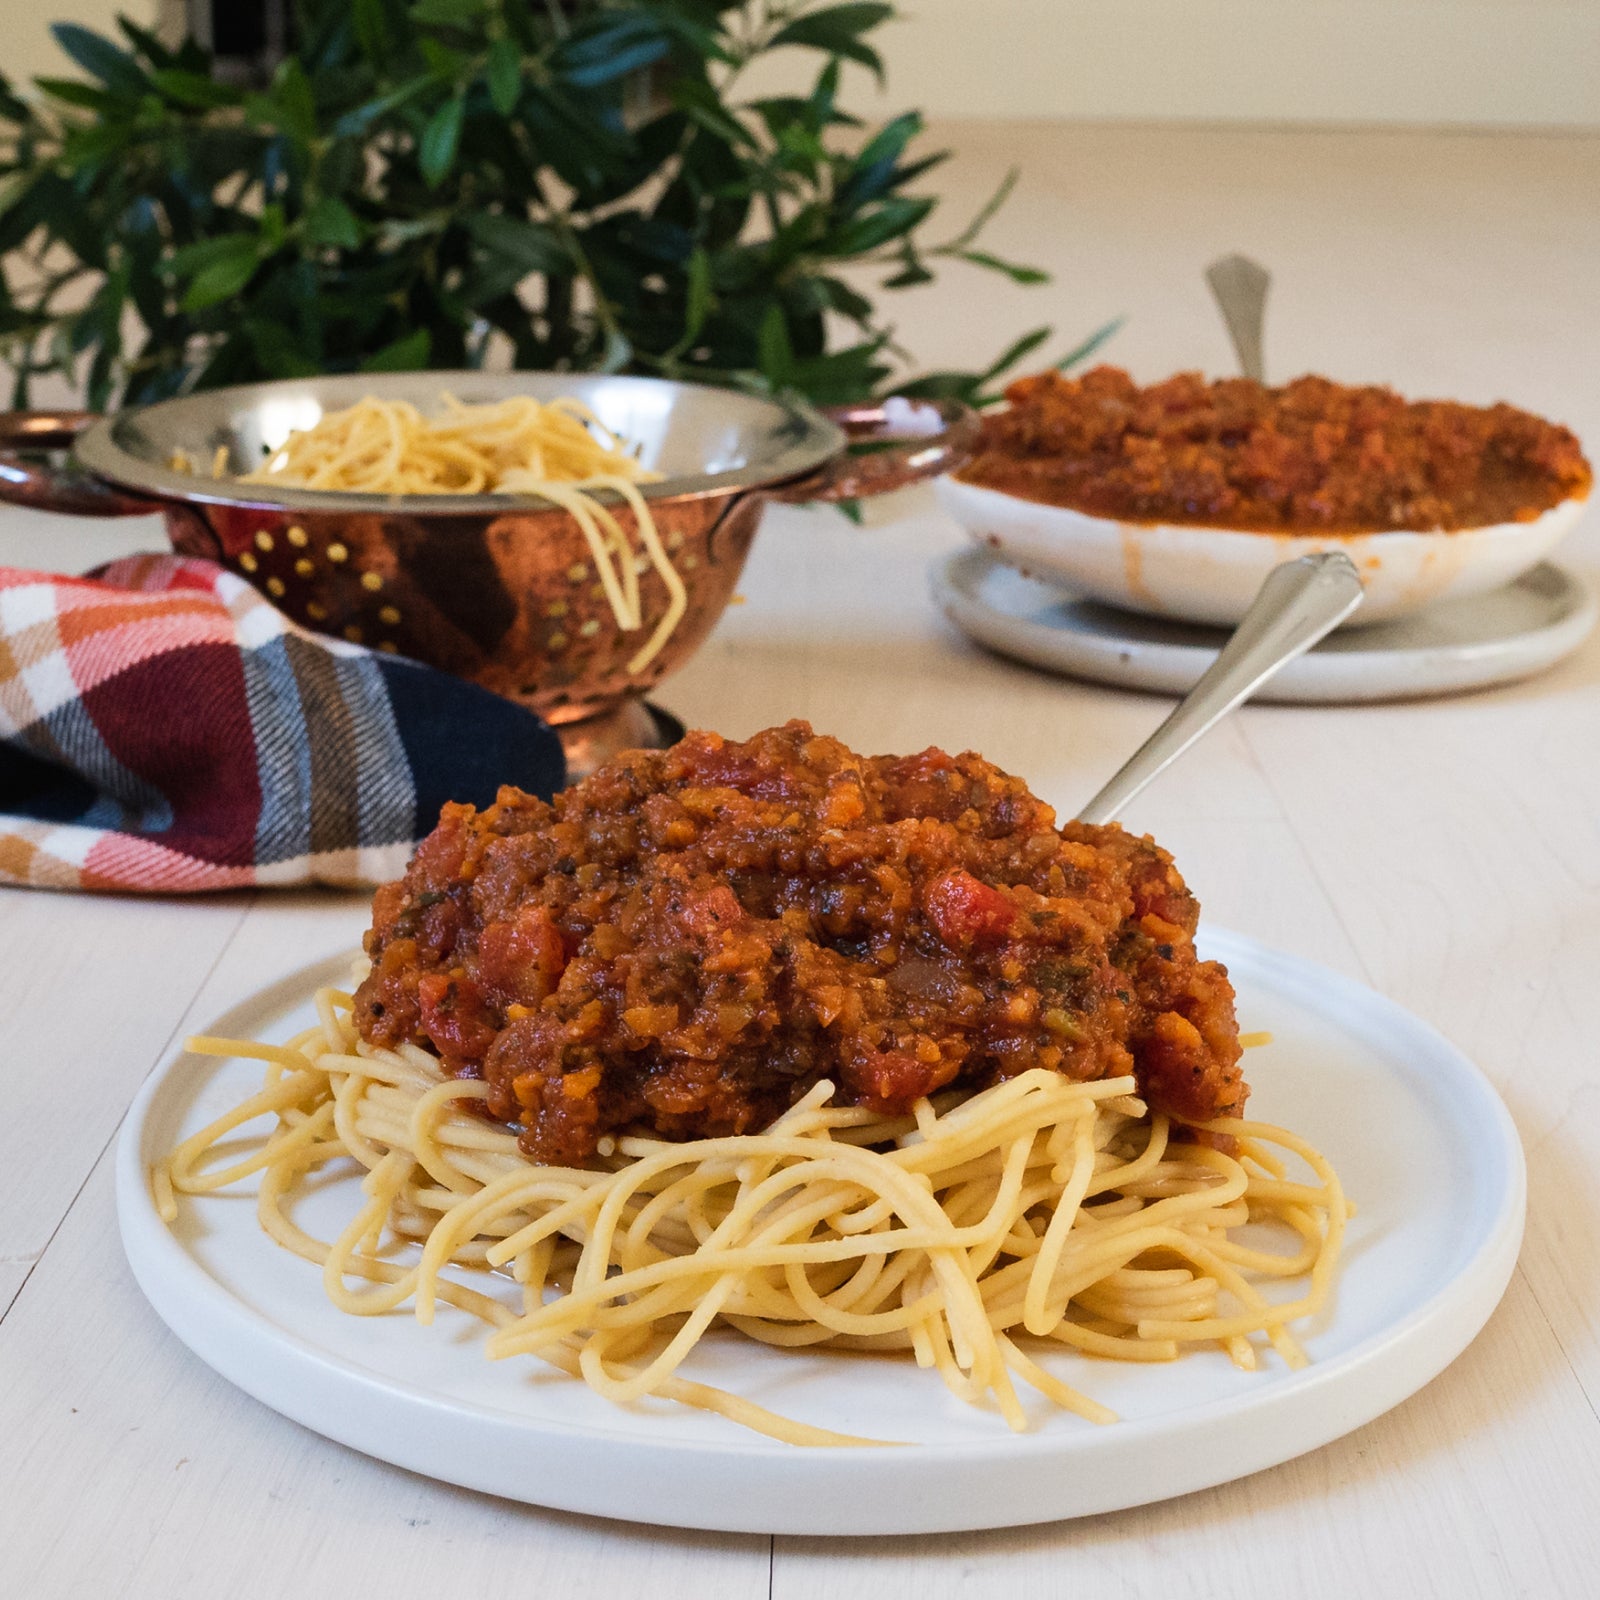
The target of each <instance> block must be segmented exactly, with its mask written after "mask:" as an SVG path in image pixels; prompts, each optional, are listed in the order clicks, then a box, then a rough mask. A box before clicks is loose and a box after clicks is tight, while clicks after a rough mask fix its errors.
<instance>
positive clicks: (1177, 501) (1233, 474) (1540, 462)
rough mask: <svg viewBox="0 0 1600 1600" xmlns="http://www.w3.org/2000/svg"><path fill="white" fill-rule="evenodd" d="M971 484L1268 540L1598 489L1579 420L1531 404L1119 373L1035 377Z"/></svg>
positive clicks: (989, 439) (1501, 519) (1537, 510)
mask: <svg viewBox="0 0 1600 1600" xmlns="http://www.w3.org/2000/svg"><path fill="white" fill-rule="evenodd" d="M1006 399H1007V401H1008V402H1009V404H1008V406H1007V408H1006V409H1005V410H1002V411H996V412H992V413H990V414H989V415H987V416H985V417H984V419H983V431H982V436H981V439H980V443H979V446H978V452H977V455H976V457H975V458H974V459H973V461H972V462H971V463H969V465H968V466H967V467H965V468H964V469H963V470H962V472H961V473H960V474H959V476H960V477H961V478H962V479H963V481H965V482H968V483H972V484H977V485H979V486H981V487H984V488H989V489H996V490H999V491H1000V492H1001V493H1004V494H1012V495H1017V496H1020V497H1021V498H1023V499H1027V500H1037V501H1042V502H1044V503H1045V504H1048V505H1059V506H1067V507H1070V508H1072V509H1074V510H1077V511H1083V512H1087V513H1088V514H1090V515H1092V516H1099V517H1112V518H1116V519H1118V520H1120V521H1126V522H1167V523H1179V524H1184V523H1188V524H1196V525H1202V526H1209V527H1219V528H1233V529H1239V530H1243V531H1249V532H1261V533H1288V534H1295V533H1304V534H1313V533H1371V532H1383V531H1386V530H1400V529H1411V530H1416V531H1421V532H1430V531H1441V532H1454V531H1457V530H1460V529H1463V528H1479V527H1488V526H1492V525H1494V524H1499V523H1508V522H1529V521H1532V520H1533V519H1534V518H1536V517H1538V516H1540V515H1541V514H1542V513H1544V512H1546V511H1548V510H1550V509H1551V508H1552V507H1553V506H1555V505H1558V504H1559V503H1560V502H1561V501H1563V500H1567V499H1574V498H1578V499H1581V498H1582V497H1583V496H1585V495H1587V494H1588V492H1589V489H1590V487H1591V484H1592V482H1593V473H1592V472H1591V470H1590V467H1589V463H1588V462H1587V461H1586V460H1585V459H1584V454H1583V450H1582V448H1581V447H1580V446H1579V443H1578V440H1577V439H1576V438H1575V437H1574V435H1573V434H1572V433H1570V432H1569V431H1568V430H1567V429H1566V428H1563V427H1560V426H1558V425H1557V424H1555V423H1553V422H1546V421H1545V420H1544V419H1543V418H1542V417H1536V416H1533V415H1532V414H1530V413H1529V412H1526V411H1520V410H1518V409H1517V408H1516V407H1515V406H1509V405H1503V404H1502V405H1493V406H1468V405H1458V404H1456V403H1454V402H1452V401H1446V400H1416V401H1408V400H1404V399H1402V398H1401V397H1400V396H1399V395H1397V394H1396V393H1395V392H1394V391H1393V390H1392V389H1384V388H1375V387H1349V386H1346V385H1344V384H1339V383H1334V382H1332V381H1331V380H1329V379H1327V378H1319V377H1304V378H1297V379H1295V381H1294V382H1293V383H1289V384H1285V385H1283V386H1282V387H1281V388H1268V387H1266V386H1265V385H1263V384H1261V383H1258V382H1256V381H1254V380H1253V379H1249V378H1228V379H1223V380H1222V381H1220V382H1216V383H1207V382H1206V380H1205V379H1204V378H1203V377H1201V376H1200V374H1199V373H1195V372H1185V373H1180V374H1178V375H1177V376H1176V377H1173V378H1169V379H1167V380H1166V381H1165V382H1163V383H1157V384H1152V385H1150V386H1149V387H1147V388H1141V387H1140V386H1139V385H1138V384H1136V383H1135V382H1134V381H1133V379H1132V378H1130V377H1129V376H1128V374H1127V373H1126V372H1123V371H1122V370H1121V369H1120V368H1117V367H1097V368H1095V369H1094V370H1093V371H1092V372H1088V373H1086V374H1085V375H1084V376H1083V377H1081V378H1076V379H1074V378H1066V377H1063V376H1062V375H1061V374H1060V373H1058V372H1045V373H1040V374H1038V375H1036V376H1034V377H1028V378H1022V379H1019V380H1018V381H1017V382H1015V383H1013V384H1012V385H1011V386H1010V387H1009V388H1008V389H1007V390H1006Z"/></svg>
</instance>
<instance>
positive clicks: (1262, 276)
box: [1206, 256, 1272, 383]
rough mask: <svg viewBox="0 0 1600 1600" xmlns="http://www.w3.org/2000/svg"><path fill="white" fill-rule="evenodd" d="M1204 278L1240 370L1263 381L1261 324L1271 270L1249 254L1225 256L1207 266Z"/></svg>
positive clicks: (1264, 311)
mask: <svg viewBox="0 0 1600 1600" xmlns="http://www.w3.org/2000/svg"><path fill="white" fill-rule="evenodd" d="M1206 282H1207V283H1209V284H1210V285H1211V293H1212V294H1213V295H1214V296H1215V297H1216V301H1217V307H1218V309H1219V310H1220V311H1221V312H1222V320H1223V321H1224V322H1226V323H1227V325H1228V337H1229V338H1231V339H1232V340H1233V348H1234V352H1235V353H1236V354H1237V355H1238V357H1239V370H1240V371H1241V372H1242V373H1243V374H1244V375H1245V377H1247V378H1254V379H1255V380H1256V382H1257V383H1265V382H1266V381H1267V377H1266V366H1265V363H1264V362H1263V360H1262V355H1261V325H1262V322H1263V321H1264V320H1265V318H1266V314H1267V286H1268V285H1269V284H1270V283H1271V282H1272V274H1271V273H1270V272H1268V271H1267V269H1266V268H1265V267H1264V266H1262V265H1261V264H1260V262H1258V261H1252V260H1251V259H1250V258H1249V256H1224V257H1223V258H1222V259H1221V260H1220V261H1213V262H1212V263H1211V265H1210V266H1209V267H1207V268H1206Z"/></svg>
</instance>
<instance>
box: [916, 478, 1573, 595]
mask: <svg viewBox="0 0 1600 1600" xmlns="http://www.w3.org/2000/svg"><path fill="white" fill-rule="evenodd" d="M935 487H936V489H937V491H938V495H939V501H940V504H941V505H943V507H944V509H945V510H946V511H947V512H949V513H950V515H951V516H952V517H954V518H955V520H956V521H957V522H958V523H960V524H961V526H962V527H963V528H964V529H965V530H966V532H967V534H968V536H969V537H970V538H971V539H972V540H973V541H974V542H975V543H977V544H979V545H982V546H983V547H984V548H985V549H986V550H989V551H990V552H991V553H992V554H993V555H995V556H997V557H998V558H999V559H1000V560H1001V561H1004V562H1005V563H1006V564H1007V565H1008V566H1012V567H1016V568H1018V569H1019V570H1020V571H1022V572H1025V573H1027V574H1029V575H1030V576H1032V577H1037V578H1046V579H1054V580H1056V581H1058V582H1060V583H1062V584H1065V585H1067V586H1069V587H1070V588H1072V589H1074V590H1076V591H1077V592H1078V593H1079V594H1082V595H1085V596H1087V597H1088V598H1090V599H1093V600H1100V601H1103V602H1104V603H1105V604H1107V605H1112V606H1121V607H1122V608H1123V609H1124V610H1127V611H1139V612H1143V613H1145V614H1146V615H1149V616H1157V617H1177V618H1181V619H1182V620H1184V621H1186V622H1209V623H1217V624H1223V625H1227V624H1231V623H1235V622H1237V621H1238V620H1239V619H1240V618H1241V617H1242V616H1243V615H1244V613H1245V611H1246V610H1247V609H1248V608H1249V605H1250V602H1251V601H1252V600H1254V599H1255V597H1256V591H1257V590H1258V589H1260V587H1261V583H1262V580H1263V579H1264V578H1265V577H1266V575H1267V574H1268V573H1269V572H1270V571H1271V570H1272V569H1273V568H1274V567H1275V566H1277V565H1279V564H1280V563H1281V562H1284V561H1288V560H1291V559H1293V558H1294V557H1295V556H1303V555H1310V554H1312V553H1313V552H1314V551H1318V550H1342V551H1344V553H1345V554H1346V555H1348V556H1349V557H1350V559H1351V560H1352V561H1353V562H1355V564H1356V570H1357V571H1358V572H1359V573H1360V574H1361V582H1362V584H1363V586H1364V587H1365V589H1366V596H1365V598H1364V599H1363V601H1362V603H1361V607H1360V609H1359V610H1358V611H1357V612H1356V613H1355V615H1354V616H1353V617H1352V618H1351V619H1350V623H1348V624H1346V625H1347V626H1359V625H1360V624H1362V623H1366V622H1377V621H1379V620H1380V619H1382V618H1384V617H1398V616H1403V615H1405V614H1406V613H1407V612H1411V611H1419V610H1421V609H1422V607H1423V606H1426V605H1431V604H1432V603H1433V602H1434V601H1435V600H1444V599H1460V598H1462V597H1464V596H1466V595H1474V594H1485V593H1487V592H1488V591H1490V590H1492V589H1498V588H1499V587H1500V586H1501V585H1502V584H1506V583H1510V582H1511V581H1512V579H1514V578H1517V577H1520V576H1521V575H1522V574H1523V573H1524V572H1526V571H1527V570H1528V569H1529V568H1530V567H1533V566H1535V565H1537V563H1538V562H1539V561H1541V560H1542V559H1543V558H1544V557H1545V556H1546V555H1548V554H1549V552H1550V551H1551V550H1552V549H1554V547H1555V546H1556V545H1557V544H1558V543H1559V542H1560V541H1561V539H1562V538H1564V537H1565V536H1566V534H1567V533H1568V531H1569V530H1570V529H1571V528H1572V525H1573V524H1574V523H1575V522H1576V521H1577V520H1578V518H1579V517H1580V516H1581V515H1582V514H1583V508H1584V505H1585V503H1586V502H1585V500H1584V499H1582V498H1578V499H1568V500H1563V501H1562V502H1561V503H1560V504H1559V505H1556V506H1552V507H1551V509H1550V510H1548V511H1546V512H1544V513H1543V514H1542V515H1541V516H1538V517H1536V518H1535V519H1534V520H1533V521H1532V522H1502V523H1496V524H1494V525H1493V526H1492V527H1487V528H1463V529H1461V530H1460V531H1459V532H1456V533H1409V532H1395V533H1344V534H1289V533H1241V532H1238V531H1237V530H1235V529H1232V528H1205V527H1184V526H1182V525H1179V524H1175V523H1144V522H1119V521H1117V520H1116V519H1115V518H1113V517H1095V516H1090V515H1088V514H1087V513H1086V512H1082V511H1072V510H1070V509H1068V508H1067V507H1065V506H1048V505H1041V504H1040V503H1039V502H1038V501H1035V500H1024V499H1022V498H1021V497H1020V496H1018V495H1013V494H1002V493H1001V492H1000V491H999V490H997V489H983V488H979V487H978V486H977V485H975V484H970V483H962V482H961V481H960V480H959V479H957V478H941V479H939V481H938V483H937V484H936V485H935Z"/></svg>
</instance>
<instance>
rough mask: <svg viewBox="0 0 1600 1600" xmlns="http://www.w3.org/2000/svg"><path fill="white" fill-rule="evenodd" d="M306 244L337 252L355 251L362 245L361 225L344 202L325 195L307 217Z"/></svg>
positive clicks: (313, 206) (307, 213)
mask: <svg viewBox="0 0 1600 1600" xmlns="http://www.w3.org/2000/svg"><path fill="white" fill-rule="evenodd" d="M305 235H306V242H307V243H308V244H312V245H322V246H326V247H328V248H330V249H336V250H354V249H355V247H356V246H357V245H358V244H360V243H361V224H360V223H359V222H358V221H357V220H356V214H355V212H353V211H352V210H351V209H350V207H349V206H347V205H346V204H345V203H344V201H342V200H338V199H335V198H334V197H333V196H331V195H324V196H323V197H322V198H321V199H320V200H318V201H316V202H315V203H314V204H313V205H312V207H311V209H310V210H309V211H307V212H306V216H305Z"/></svg>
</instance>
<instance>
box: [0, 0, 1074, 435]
mask: <svg viewBox="0 0 1600 1600" xmlns="http://www.w3.org/2000/svg"><path fill="white" fill-rule="evenodd" d="M893 9H894V8H893V7H892V6H890V5H887V4H855V3H851V4H823V5H816V4H808V3H804V0H752V3H746V4H727V3H721V0H626V3H623V0H567V3H563V4H547V3H544V0H299V4H298V7H297V10H296V18H295V39H294V50H293V53H292V54H291V55H289V56H288V57H287V58H286V59H285V60H284V61H283V62H282V64H281V66H279V68H278V69H277V71H276V73H275V75H274V76H273V77H272V79H271V81H270V83H269V84H267V85H266V86H264V87H258V88H250V87H247V86H240V85H234V84H228V83H223V82H221V81H219V80H218V78H217V77H216V76H215V75H214V74H213V71H212V62H211V60H210V59H209V58H208V56H207V54H206V53H205V52H204V51H203V50H201V49H200V48H199V47H198V46H197V45H195V44H194V43H192V42H190V43H185V44H183V45H181V46H179V47H176V48H171V47H169V46H167V45H166V44H163V43H162V42H161V41H160V40H159V39H158V38H156V37H155V36H154V35H153V34H151V33H150V32H148V31H147V30H145V29H143V28H140V27H138V26H136V25H135V24H133V23H132V22H130V21H128V20H127V19H126V18H123V19H121V20H120V21H119V23H118V28H119V31H120V37H119V38H117V39H111V38H107V37H104V36H102V35H100V34H97V33H94V32H91V31H89V30H87V29H84V28H81V27H76V26H70V25H63V26H59V27H57V28H56V29H55V34H56V38H57V40H58V41H59V43H60V44H61V46H62V48H63V49H64V50H65V51H66V53H67V54H68V55H69V56H70V57H71V58H72V59H73V61H74V62H75V63H76V64H77V65H78V66H79V67H80V68H81V69H82V71H83V74H84V76H83V77H81V78H80V77H74V78H43V79H40V80H38V81H37V83H36V86H35V89H34V91H33V92H31V93H29V94H27V95H24V94H23V93H20V92H19V91H18V90H17V89H16V88H15V87H13V86H11V85H9V84H7V83H6V82H5V81H4V79H0V354H3V356H4V358H5V360H6V361H7V363H8V364H9V365H10V367H11V369H12V371H13V374H14V385H13V396H14V403H15V404H18V405H26V404H27V403H28V397H29V385H30V382H31V380H32V379H34V378H35V377H37V376H38V375H40V374H44V373H55V374H63V375H65V376H67V377H68V378H69V379H71V380H72V381H73V382H74V383H75V384H76V385H78V386H79V387H81V389H82V390H83V392H84V394H85V396H86V398H87V401H88V403H89V404H90V405H91V406H93V407H95V408H104V407H106V406H108V405H111V404H115V403H119V402H129V403H133V402H143V401H150V400H156V399H160V398H163V397H166V396H169V395H172V394H175V393H179V392H182V391H184V390H187V389H192V388H203V387H210V386H216V385H220V384H227V383H238V382H245V381H251V380H256V379H264V378H280V377H292V376H297V375H302V374H308V373H320V372H342V371H354V370H368V371H382V370H396V369H407V368H424V367H462V366H474V365H479V364H482V363H485V362H492V361H509V362H510V363H512V364H514V365H516V366H518V367H528V368H556V369H569V370H604V371H628V372H640V373H646V374H655V375H661V376H667V377H673V378H687V379H699V380H704V381H707V382H716V383H724V384H739V385H744V386H757V387H765V388H774V389H788V390H793V391H797V392H799V393H802V394H804V395H806V396H808V397H810V398H811V399H813V400H816V401H819V402H828V401H840V400H853V399H858V398H860V397H862V396H864V395H867V394H870V393H872V392H874V391H877V390H880V389H881V388H882V387H883V386H884V385H885V384H886V383H887V382H888V381H889V380H890V379H891V377H893V376H894V375H895V374H896V373H897V372H900V373H902V374H903V371H904V367H905V361H906V357H905V353H904V352H902V351H899V350H898V349H897V348H896V346H895V344H894V341H893V334H892V328H891V325H890V323H889V322H888V320H887V318H886V317H885V316H884V314H883V312H882V310H881V309H880V307H879V305H878V304H877V303H875V302H874V300H873V298H872V297H871V295H870V294H869V293H868V292H866V291H867V289H871V288H873V287H874V286H876V287H881V288H883V289H888V290H893V289H896V288H900V287H903V286H906V285H910V284H919V283H925V282H927V281H929V280H930V278H931V277H932V275H933V271H934V268H935V266H938V265H942V264H945V263H949V262H959V263H963V264H965V265H967V266H971V267H976V268H978V269H981V270H985V271H992V272H999V273H1004V274H1006V275H1008V276H1009V277H1011V278H1013V279H1015V280H1018V281H1020V282H1024V283H1032V282H1040V281H1043V276H1044V275H1043V274H1042V273H1039V272H1038V271H1036V270H1034V269H1033V268H1030V267H1026V266H1018V265H1014V264H1012V263H1009V262H1006V261H1002V260H1000V259H998V258H996V257H995V256H993V255H991V254H989V253H987V252H986V251H984V250H983V249H981V248H980V246H979V243H978V239H979V234H980V231H981V229H982V227H983V225H984V223H985V222H986V221H987V220H988V218H989V217H990V216H991V215H992V214H993V212H994V210H995V208H996V207H997V206H998V205H999V204H1000V203H1001V202H1002V201H1003V200H1004V198H1005V195H1006V193H1007V192H1008V190H1009V187H1010V183H1011V179H1008V180H1007V182H1006V183H1005V184H1003V185H1002V186H1001V189H1000V191H999V192H998V193H997V194H995V195H994V197H993V198H992V199H991V200H990V201H989V203H988V204H987V205H985V206H984V207H983V208H982V210H981V211H980V213H979V214H978V216H977V217H975V218H974V219H972V221H971V222H970V223H968V224H967V225H966V226H965V227H961V228H959V229H957V230H954V231H953V232H952V233H950V234H949V235H948V236H943V237H941V236H939V235H938V234H937V233H936V232H935V213H936V210H937V205H938V203H937V200H936V199H935V198H934V196H932V195H931V194H928V193H926V192H924V188H923V186H924V184H925V182H926V180H927V178H928V176H929V174H930V173H932V172H933V170H934V169H935V168H936V167H937V166H938V164H939V162H940V161H942V160H943V159H944V153H943V152H925V151H924V150H923V149H922V132H923V124H922V118H921V117H920V116H919V115H918V114H917V113H916V112H905V113H902V114H900V115H898V116H893V117H891V118H889V119H888V120H887V121H885V122H883V123H882V124H881V125H879V126H875V127H873V126H863V125H862V124H861V123H860V122H859V121H858V120H857V119H856V118H855V117H853V116H851V115H850V114H848V113H847V112H846V111H845V110H844V109H843V108H842V106H841V103H840V97H839V86H840V76H841V70H842V68H843V66H844V64H846V63H855V64H857V65H859V66H860V67H863V68H865V69H867V70H869V71H871V72H873V73H877V74H879V75H881V72H882V63H881V60H880V58H879V55H878V53H877V51H876V50H875V49H874V47H873V44H872V42H871V40H872V35H873V34H874V32H875V31H876V30H877V29H878V28H879V27H880V26H881V25H882V24H883V23H885V22H886V21H887V20H889V18H890V17H891V15H892V13H893ZM774 52H785V53H789V54H791V55H793V54H797V53H801V54H806V55H809V56H811V57H812V58H813V59H814V60H815V64H816V72H815V75H814V78H812V80H811V85H810V88H809V91H808V92H807V93H804V94H801V95H793V96H776V97H760V96H754V97H749V98H746V97H744V95H743V91H742V83H743V74H744V73H745V71H746V69H747V68H748V67H749V66H750V65H751V64H752V63H753V62H755V61H757V60H759V59H761V58H763V57H765V56H768V55H770V54H772V53H774ZM862 268H868V269H871V271H872V273H873V274H874V276H872V277H870V278H864V276H863V273H862V272H861V271H860V270H859V269H862ZM846 269H851V270H850V271H849V275H848V276H846V275H845V272H846ZM863 284H865V286H866V287H865V288H864V287H863ZM1049 336H1050V330H1049V329H1046V328H1039V329H1035V330H1033V331H1032V332H1030V333H1028V334H1027V335H1025V336H1024V337H1023V338H1021V339H1019V340H1018V341H1016V343H1014V344H1013V345H1012V346H1011V348H1010V349H1009V350H1007V351H1006V352H1004V354H1003V355H1002V356H1001V357H1000V358H999V359H998V360H997V361H996V362H995V363H994V364H993V365H992V366H991V367H990V368H989V369H988V370H987V371H986V372H983V373H943V374H933V375H925V376H924V377H923V378H922V379H920V380H919V381H913V382H910V383H906V382H900V383H898V384H897V385H896V386H897V387H900V388H902V389H907V390H911V391H918V390H920V391H921V392H924V393H929V392H939V393H947V394H948V393H955V394H960V395H963V396H965V397H968V398H973V397H979V396H980V394H981V391H982V390H983V389H984V387H985V386H986V385H987V384H989V383H990V382H991V381H992V380H993V379H994V378H995V377H997V376H998V375H999V374H1000V373H1002V372H1004V371H1005V370H1007V369H1008V368H1009V367H1011V366H1012V365H1013V364H1014V363H1016V362H1018V361H1020V360H1021V359H1022V358H1023V357H1024V356H1026V355H1027V354H1029V353H1030V352H1032V351H1034V350H1035V349H1037V348H1038V347H1039V346H1040V345H1041V344H1042V343H1044V341H1045V340H1047V339H1048V338H1049ZM1093 342H1097V341H1091V342H1090V344H1089V345H1086V346H1085V347H1083V348H1080V349H1079V350H1078V351H1075V352H1073V353H1072V355H1070V356H1068V357H1066V358H1064V360H1063V364H1065V363H1066V362H1067V361H1071V360H1074V359H1077V358H1079V357H1080V356H1082V355H1083V354H1085V353H1087V348H1090V347H1092V343H1093Z"/></svg>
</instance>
